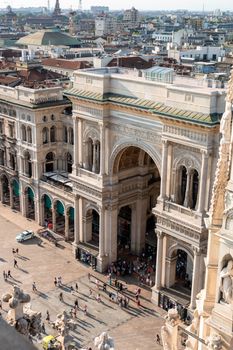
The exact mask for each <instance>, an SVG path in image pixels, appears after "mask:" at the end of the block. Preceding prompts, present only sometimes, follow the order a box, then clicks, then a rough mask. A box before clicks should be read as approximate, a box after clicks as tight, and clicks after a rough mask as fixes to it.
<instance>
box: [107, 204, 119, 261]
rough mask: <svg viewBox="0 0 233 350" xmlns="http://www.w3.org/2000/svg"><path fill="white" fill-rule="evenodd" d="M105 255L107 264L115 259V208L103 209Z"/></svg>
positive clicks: (116, 213) (116, 212) (108, 206)
mask: <svg viewBox="0 0 233 350" xmlns="http://www.w3.org/2000/svg"><path fill="white" fill-rule="evenodd" d="M104 214H105V223H104V225H105V242H104V243H105V253H106V255H107V256H108V263H111V262H113V261H116V259H117V215H118V210H117V206H115V205H114V206H111V205H110V204H109V205H106V207H105V211H104Z"/></svg>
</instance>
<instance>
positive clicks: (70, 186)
mask: <svg viewBox="0 0 233 350" xmlns="http://www.w3.org/2000/svg"><path fill="white" fill-rule="evenodd" d="M146 72H147V73H146V74H144V73H142V72H137V71H130V70H124V69H121V68H118V67H116V68H99V69H87V70H82V71H77V72H75V74H74V84H73V87H72V88H71V89H69V90H66V91H62V89H61V88H59V87H52V88H46V89H29V88H25V87H22V86H19V87H16V88H10V87H4V86H0V140H1V144H0V185H1V186H0V198H1V201H2V203H4V204H5V205H9V206H10V207H11V208H12V209H14V210H19V211H20V212H21V213H22V215H24V216H26V217H28V218H30V219H33V220H36V221H37V222H38V223H39V224H41V225H44V224H45V222H46V224H47V223H49V224H50V227H51V228H52V230H53V231H55V232H57V233H58V234H61V235H63V236H64V237H65V239H66V240H68V241H70V242H71V243H72V245H73V251H74V255H75V257H76V258H79V259H83V257H84V256H86V257H87V256H88V257H89V258H90V259H91V263H92V265H94V266H95V268H96V269H97V270H98V271H101V272H104V271H106V269H107V267H108V266H109V264H111V263H112V262H115V261H117V259H119V258H122V259H126V257H128V256H138V255H141V254H144V256H147V255H148V254H149V255H150V257H151V259H152V261H154V263H152V272H151V275H152V276H151V287H152V301H153V302H154V303H156V304H158V305H160V306H161V307H164V306H165V307H166V306H167V305H168V303H170V302H171V301H173V302H175V303H177V304H181V305H185V306H187V307H189V310H191V312H193V310H195V309H196V307H199V308H200V310H201V311H200V313H199V315H198V322H199V323H198V325H197V326H196V329H195V334H198V336H199V337H200V338H205V337H206V336H207V335H209V334H210V330H214V331H215V332H217V333H218V334H220V333H221V332H222V333H221V337H222V338H221V339H223V340H221V341H223V346H225V347H224V349H229V347H227V346H230V344H232V343H231V337H232V312H233V310H232V282H231V279H232V274H231V273H232V254H233V252H232V237H231V229H232V215H233V214H232V194H231V190H232V184H231V181H230V182H229V184H228V185H227V181H228V178H229V176H230V175H228V171H230V170H229V169H230V165H229V157H230V154H231V140H232V138H231V109H232V98H231V97H232V93H231V94H230V93H229V92H228V102H227V108H228V113H225V114H224V116H225V119H224V122H222V123H221V128H222V129H221V132H222V133H223V135H224V137H225V138H224V139H223V141H222V142H221V144H220V120H221V117H222V114H223V112H224V110H225V99H226V90H225V89H222V88H219V87H218V86H217V85H216V86H213V84H211V86H210V84H209V82H208V81H205V80H197V79H192V78H183V77H176V78H175V80H173V76H172V71H171V70H169V69H161V68H160V71H159V72H158V71H156V69H152V70H151V71H150V70H149V71H146ZM230 96H231V97H230ZM224 123H225V124H224ZM219 147H220V150H222V152H223V154H224V155H225V157H226V158H224V160H222V163H221V164H220V161H218V158H219ZM224 152H225V153H224ZM217 163H218V168H217ZM216 169H218V170H219V172H220V175H221V176H222V178H223V182H221V183H218V180H216V179H215V173H216ZM232 173H233V172H232ZM226 186H227V189H228V191H229V194H228V195H227V197H226V198H227V199H226V200H225V209H224V198H225V197H224V196H225V188H226ZM213 188H214V189H215V197H213V198H215V199H212V202H211V198H212V192H213ZM219 193H221V195H220V198H219V197H218V196H219ZM211 203H212V204H211ZM209 212H210V215H209ZM223 213H224V216H223ZM222 225H223V226H222ZM221 226H222V227H223V228H222V230H221V231H220V232H219V230H220V228H221ZM204 287H205V289H204V291H202V293H201V296H200V292H201V290H203V288H204ZM197 296H198V297H199V299H197V300H198V302H196V298H197ZM200 300H201V302H202V306H200V303H201V302H200ZM197 304H198V305H197ZM211 313H212V316H211V318H209V316H210V314H211ZM222 315H224V317H223V316H222ZM207 319H208V322H207V323H206V320H207ZM219 320H220V321H219ZM204 324H205V326H204ZM219 324H220V325H221V327H223V328H224V327H225V328H224V330H221V329H220V326H219ZM199 328H200V330H201V331H200V333H199ZM197 332H198V333H197ZM224 332H225V333H224ZM224 342H225V343H224ZM224 344H225V345H224ZM195 346H197V345H195ZM232 347H233V345H232ZM190 349H197V347H193V348H190Z"/></svg>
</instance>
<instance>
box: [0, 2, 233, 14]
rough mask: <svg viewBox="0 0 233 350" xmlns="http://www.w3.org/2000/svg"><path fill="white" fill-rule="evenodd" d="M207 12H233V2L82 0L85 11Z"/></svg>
mask: <svg viewBox="0 0 233 350" xmlns="http://www.w3.org/2000/svg"><path fill="white" fill-rule="evenodd" d="M49 1H50V7H51V8H53V7H54V4H55V0H49ZM78 2H79V0H75V1H74V0H60V4H61V7H64V8H70V7H71V5H72V8H73V9H76V8H78ZM203 3H204V8H205V10H207V11H211V10H214V9H221V10H231V11H232V10H233V1H232V0H221V1H219V0H204V1H203V0H188V1H187V0H165V1H163V2H161V1H158V0H144V1H141V0H117V1H110V0H82V6H83V9H89V8H90V6H92V5H105V6H109V8H110V9H123V8H124V9H126V8H131V7H132V6H134V7H136V8H137V9H139V10H143V9H144V10H169V9H185V8H187V9H188V10H202V8H203ZM47 4H48V0H39V1H38V0H0V7H6V6H7V5H11V6H12V7H20V6H24V7H28V6H47Z"/></svg>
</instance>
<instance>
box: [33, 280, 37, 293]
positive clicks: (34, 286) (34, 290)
mask: <svg viewBox="0 0 233 350" xmlns="http://www.w3.org/2000/svg"><path fill="white" fill-rule="evenodd" d="M32 291H33V292H36V291H37V288H36V283H35V282H33V283H32Z"/></svg>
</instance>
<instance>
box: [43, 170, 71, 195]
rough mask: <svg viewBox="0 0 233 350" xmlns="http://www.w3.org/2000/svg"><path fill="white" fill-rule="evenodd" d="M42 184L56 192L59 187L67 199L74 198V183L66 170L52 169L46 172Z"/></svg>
mask: <svg viewBox="0 0 233 350" xmlns="http://www.w3.org/2000/svg"><path fill="white" fill-rule="evenodd" d="M40 184H41V187H42V188H45V189H47V190H48V191H50V192H53V193H54V194H57V193H58V189H59V190H61V191H62V193H63V194H64V195H65V196H66V197H67V199H72V198H73V193H72V192H73V184H72V182H71V181H70V179H69V178H68V173H67V172H65V171H62V170H61V171H50V172H47V173H44V174H43V175H42V177H41V179H40Z"/></svg>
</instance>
